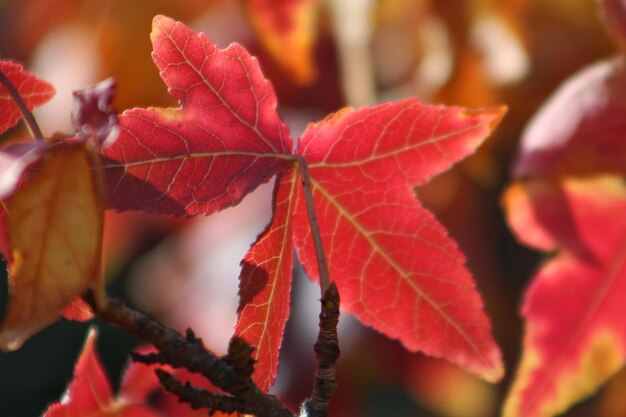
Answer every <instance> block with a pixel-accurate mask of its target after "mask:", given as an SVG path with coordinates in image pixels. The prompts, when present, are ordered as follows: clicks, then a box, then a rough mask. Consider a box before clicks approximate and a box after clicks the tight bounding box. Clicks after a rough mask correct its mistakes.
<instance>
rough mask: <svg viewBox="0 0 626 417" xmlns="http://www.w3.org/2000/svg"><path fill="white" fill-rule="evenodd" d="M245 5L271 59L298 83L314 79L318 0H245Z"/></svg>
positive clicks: (305, 82)
mask: <svg viewBox="0 0 626 417" xmlns="http://www.w3.org/2000/svg"><path fill="white" fill-rule="evenodd" d="M246 6H247V9H248V14H249V15H250V20H251V21H252V24H253V25H254V27H255V28H256V30H257V32H258V33H259V36H260V38H261V41H262V42H263V44H264V45H265V47H266V48H267V50H268V51H269V53H270V54H271V55H272V56H273V57H274V59H276V61H277V62H278V63H279V64H280V65H281V66H282V67H283V68H284V69H285V70H286V71H287V72H288V73H289V74H290V75H291V76H292V77H293V79H294V80H295V81H296V82H297V83H299V84H309V83H310V82H311V81H313V79H314V78H315V66H314V65H313V57H312V49H313V43H314V41H315V38H316V23H317V9H318V7H319V4H318V0H247V1H246Z"/></svg>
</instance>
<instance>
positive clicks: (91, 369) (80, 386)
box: [44, 328, 162, 417]
mask: <svg viewBox="0 0 626 417" xmlns="http://www.w3.org/2000/svg"><path fill="white" fill-rule="evenodd" d="M96 336H97V332H96V330H95V328H92V329H90V330H89V333H88V335H87V340H86V342H85V346H84V347H83V350H82V352H81V354H80V357H79V358H78V361H77V362H76V366H75V368H74V377H73V379H72V382H71V383H70V384H69V386H68V388H67V391H66V392H65V395H64V396H63V399H62V400H61V402H59V403H55V404H52V405H51V406H50V407H49V408H48V410H46V412H45V414H44V417H84V416H89V417H162V414H161V413H159V412H157V411H156V410H153V409H152V408H150V407H149V406H147V405H145V404H144V402H145V400H146V399H145V398H144V399H141V401H133V400H135V399H134V398H132V397H124V398H123V400H120V399H118V398H115V397H114V396H113V392H112V390H111V386H110V385H109V381H108V379H107V376H106V375H105V373H104V370H103V369H102V364H101V363H100V359H99V358H98V355H97V353H96V350H95V341H96Z"/></svg>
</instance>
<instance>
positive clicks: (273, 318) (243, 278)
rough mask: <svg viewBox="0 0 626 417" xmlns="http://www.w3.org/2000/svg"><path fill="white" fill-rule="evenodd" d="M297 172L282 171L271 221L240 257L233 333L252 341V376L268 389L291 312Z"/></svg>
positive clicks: (260, 385) (265, 389)
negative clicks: (293, 227) (242, 256)
mask: <svg viewBox="0 0 626 417" xmlns="http://www.w3.org/2000/svg"><path fill="white" fill-rule="evenodd" d="M297 176H298V175H297V173H296V172H295V171H292V172H291V173H289V174H284V176H282V177H281V178H280V179H279V180H278V185H277V186H276V195H275V197H274V199H275V201H274V216H273V218H272V223H271V224H270V225H269V226H268V228H267V229H266V230H265V231H264V232H263V233H262V234H261V236H259V238H258V240H257V241H256V243H255V244H254V245H253V246H252V248H251V249H250V250H249V251H248V253H247V254H246V255H245V257H244V258H243V261H242V270H241V275H240V276H239V279H240V284H239V296H240V299H241V301H240V307H239V311H238V313H239V314H238V315H239V317H238V320H237V325H236V327H235V334H236V335H238V336H240V337H242V338H243V339H244V340H245V341H246V342H248V343H249V344H251V345H252V346H254V348H255V350H254V352H253V357H254V359H255V360H256V361H257V362H256V364H255V367H254V374H253V380H254V382H255V383H256V384H257V385H258V387H259V388H260V389H261V390H263V391H267V390H268V389H269V388H270V386H271V385H272V383H273V382H274V378H275V377H276V371H277V369H278V352H279V350H280V345H281V344H282V341H283V332H284V328H285V323H286V322H287V317H288V316H289V293H290V290H291V274H292V267H293V240H292V225H291V215H292V212H293V206H294V204H295V198H294V196H295V194H296V189H297V187H298V186H299V184H298V181H297Z"/></svg>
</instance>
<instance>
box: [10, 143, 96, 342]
mask: <svg viewBox="0 0 626 417" xmlns="http://www.w3.org/2000/svg"><path fill="white" fill-rule="evenodd" d="M90 162H91V159H90V155H89V153H88V151H87V150H86V148H85V147H84V145H83V144H80V143H74V144H68V145H64V144H61V146H56V147H53V148H50V149H49V150H48V152H47V154H46V158H45V160H44V161H43V164H42V166H41V168H40V170H37V171H34V172H33V173H32V176H33V178H32V179H28V180H27V181H26V182H25V184H24V185H23V186H22V187H20V189H19V190H18V191H17V192H16V193H15V194H14V195H13V197H12V198H11V199H10V200H9V201H8V203H6V204H5V203H3V204H4V206H3V207H5V208H6V233H7V236H8V242H9V244H10V250H11V260H10V263H9V290H10V292H9V294H10V298H9V305H8V309H7V311H6V313H5V317H4V318H3V321H2V325H1V327H0V348H1V349H4V350H14V349H17V348H19V347H20V346H21V344H22V343H23V341H24V340H26V339H27V338H29V337H30V336H31V335H33V334H34V333H36V332H37V331H39V330H40V329H42V328H43V327H45V326H47V325H49V324H50V323H52V322H54V321H55V320H57V319H58V316H59V313H60V312H61V310H62V309H63V308H64V307H65V306H66V305H67V304H68V303H69V302H70V301H72V300H73V299H74V298H75V297H76V296H78V295H80V294H82V293H83V292H84V291H85V290H86V289H87V287H89V286H93V287H95V288H96V290H98V289H100V288H101V285H102V282H101V273H100V244H101V243H100V242H101V239H102V206H101V203H100V193H99V189H98V187H97V186H96V184H95V182H94V178H93V170H92V167H91V164H90Z"/></svg>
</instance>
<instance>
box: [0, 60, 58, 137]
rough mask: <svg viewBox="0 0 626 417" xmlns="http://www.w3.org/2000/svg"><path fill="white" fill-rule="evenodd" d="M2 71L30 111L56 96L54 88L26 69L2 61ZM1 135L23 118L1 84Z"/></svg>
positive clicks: (0, 69)
mask: <svg viewBox="0 0 626 417" xmlns="http://www.w3.org/2000/svg"><path fill="white" fill-rule="evenodd" d="M0 71H2V73H4V75H5V76H6V77H7V78H8V79H9V81H11V83H12V84H13V86H14V87H15V89H16V90H17V92H18V93H19V94H20V96H21V97H22V99H23V100H24V103H25V104H26V107H27V108H28V110H31V111H32V110H33V109H34V108H35V107H38V106H40V105H42V104H44V103H45V102H47V101H48V100H50V99H51V98H52V97H53V96H54V87H52V86H51V85H50V84H48V83H47V82H45V81H42V80H40V79H38V78H37V77H35V76H34V75H33V74H31V73H29V72H27V71H25V70H24V68H23V67H22V66H21V65H19V64H15V63H13V62H10V61H0ZM0 114H1V115H2V116H1V117H0V133H3V132H6V130H7V129H9V128H11V127H13V126H14V125H15V124H16V123H17V122H18V120H19V119H20V117H21V113H20V110H19V108H18V107H17V104H15V101H14V100H13V98H12V97H11V95H10V94H9V92H8V91H7V89H6V87H5V86H4V85H3V84H2V83H0Z"/></svg>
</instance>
